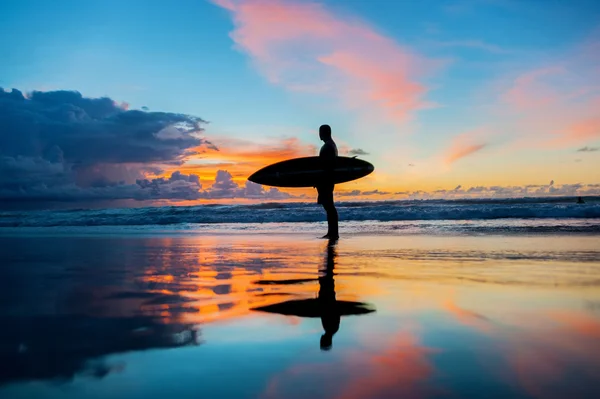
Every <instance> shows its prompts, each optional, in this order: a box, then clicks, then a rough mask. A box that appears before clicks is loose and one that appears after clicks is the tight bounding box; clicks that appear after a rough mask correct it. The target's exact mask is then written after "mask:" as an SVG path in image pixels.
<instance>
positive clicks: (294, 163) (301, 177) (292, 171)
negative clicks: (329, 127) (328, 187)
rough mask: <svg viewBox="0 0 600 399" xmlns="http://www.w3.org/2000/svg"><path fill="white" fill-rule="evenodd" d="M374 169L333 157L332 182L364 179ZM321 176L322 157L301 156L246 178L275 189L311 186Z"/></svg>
mask: <svg viewBox="0 0 600 399" xmlns="http://www.w3.org/2000/svg"><path fill="white" fill-rule="evenodd" d="M374 169H375V168H374V167H373V165H371V164H370V163H369V162H367V161H363V160H362V159H356V158H349V157H336V158H335V166H334V169H333V182H334V183H335V184H339V183H344V182H347V181H352V180H356V179H360V178H361V177H365V176H366V175H368V174H369V173H371V172H373V170H374ZM324 173H325V168H324V165H323V158H321V157H305V158H295V159H288V160H287V161H282V162H277V163H274V164H272V165H269V166H266V167H264V168H262V169H260V170H259V171H257V172H255V173H254V174H252V176H250V177H249V178H248V180H250V181H251V182H254V183H258V184H263V185H265V186H277V187H313V186H315V185H317V184H318V183H319V182H320V181H321V179H322V178H323V175H324Z"/></svg>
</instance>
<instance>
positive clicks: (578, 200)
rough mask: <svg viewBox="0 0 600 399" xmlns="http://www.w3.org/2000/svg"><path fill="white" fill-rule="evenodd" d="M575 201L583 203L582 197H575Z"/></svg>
mask: <svg viewBox="0 0 600 399" xmlns="http://www.w3.org/2000/svg"><path fill="white" fill-rule="evenodd" d="M577 203H578V204H585V201H584V200H583V198H581V197H577Z"/></svg>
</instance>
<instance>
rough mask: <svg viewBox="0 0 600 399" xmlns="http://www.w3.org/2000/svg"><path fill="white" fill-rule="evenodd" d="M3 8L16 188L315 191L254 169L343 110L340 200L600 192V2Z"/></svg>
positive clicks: (4, 185) (7, 171) (40, 4)
mask: <svg viewBox="0 0 600 399" xmlns="http://www.w3.org/2000/svg"><path fill="white" fill-rule="evenodd" d="M0 7H1V8H0V59H1V60H2V61H1V62H0V87H2V88H3V89H4V92H2V91H0V198H1V199H3V200H5V201H32V202H41V203H43V202H46V201H92V200H96V201H109V202H110V201H114V200H119V201H123V200H125V201H127V200H138V201H134V202H136V203H139V201H140V200H143V201H142V202H143V203H148V202H151V201H154V202H162V201H166V202H172V203H177V204H188V203H196V202H207V201H208V202H214V201H217V200H226V201H244V200H248V199H251V200H261V201H262V200H310V201H312V200H313V199H314V196H315V193H314V191H313V190H311V189H307V190H303V189H294V190H286V189H282V190H276V189H273V190H270V189H269V188H268V187H260V186H256V185H253V184H249V183H247V182H246V178H247V177H248V176H249V175H250V174H251V173H252V172H254V171H255V170H256V169H258V168H260V167H263V166H266V165H267V164H270V163H272V162H275V161H278V160H283V159H287V158H294V157H299V156H305V155H316V153H317V152H318V148H319V146H320V145H321V142H320V141H319V139H318V134H317V131H318V127H319V125H321V124H323V123H328V124H330V125H331V126H332V129H333V137H334V139H335V140H336V142H337V143H338V147H339V148H340V152H341V154H340V155H346V154H359V157H360V158H362V159H365V160H368V161H369V162H371V163H373V164H374V165H375V169H376V170H375V173H373V174H372V175H370V176H369V177H367V178H364V179H361V180H357V181H354V182H350V183H346V184H343V185H340V186H338V187H337V193H338V198H339V199H342V198H343V199H348V200H351V199H402V198H428V197H440V198H456V197H473V196H482V197H494V196H499V197H507V196H519V197H520V196H528V195H529V196H531V195H585V194H600V2H598V1H596V0H575V1H550V0H548V1H542V0H539V1H536V0H520V1H517V0H448V1H443V0H422V1H408V0H407V1H387V0H381V1H376V0H372V1H367V0H362V1H361V0H329V1H318V2H317V1H308V0H306V1H301V0H296V1H292V0H213V1H205V0H180V1H113V0H109V1H99V2H91V1H71V0H61V1H46V0H38V1H33V0H22V1H9V2H4V3H3V4H2V5H0ZM13 89H15V91H11V90H13ZM16 90H18V91H16ZM66 91H76V92H79V93H80V94H77V93H72V92H66ZM109 99H110V100H109ZM194 118H201V120H200V119H194ZM202 120H203V121H207V122H208V123H203V122H202ZM198 127H200V128H203V129H204V130H203V131H201V132H200V131H199V130H198ZM194 175H197V176H198V177H196V176H194Z"/></svg>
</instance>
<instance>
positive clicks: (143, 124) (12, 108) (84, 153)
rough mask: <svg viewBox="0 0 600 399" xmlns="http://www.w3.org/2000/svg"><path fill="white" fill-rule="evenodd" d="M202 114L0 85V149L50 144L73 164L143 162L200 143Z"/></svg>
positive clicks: (42, 152) (37, 150) (19, 150)
mask: <svg viewBox="0 0 600 399" xmlns="http://www.w3.org/2000/svg"><path fill="white" fill-rule="evenodd" d="M202 122H203V121H202V119H200V118H196V117H192V116H189V115H183V114H175V113H167V112H143V111H137V110H131V111H127V110H124V109H123V108H122V107H120V106H119V105H117V104H116V103H115V102H114V101H113V100H111V99H109V98H95V99H92V98H85V97H83V96H82V95H81V94H80V93H78V92H71V91H54V92H36V91H34V92H32V93H31V94H30V95H28V96H24V95H23V94H22V93H21V92H20V91H18V90H14V89H13V90H12V91H11V92H5V91H4V90H1V91H0V151H1V154H2V155H5V156H13V157H14V156H19V155H20V156H27V157H42V158H46V159H47V152H48V151H50V150H51V149H53V148H56V149H57V150H54V151H61V152H62V154H63V157H64V161H66V162H68V163H73V164H94V163H146V162H161V161H162V162H164V161H173V160H177V159H181V158H182V157H183V156H184V155H185V154H186V151H187V150H189V149H191V148H193V147H197V146H199V145H201V144H202V143H203V140H202V139H201V138H199V137H198V136H197V134H198V133H199V132H200V131H201V130H202V129H201V127H200V124H201V123H202Z"/></svg>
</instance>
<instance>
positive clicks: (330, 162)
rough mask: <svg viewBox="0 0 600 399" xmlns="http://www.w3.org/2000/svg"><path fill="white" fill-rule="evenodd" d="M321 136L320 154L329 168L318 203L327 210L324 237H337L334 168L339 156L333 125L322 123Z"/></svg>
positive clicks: (318, 188)
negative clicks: (333, 134)
mask: <svg viewBox="0 0 600 399" xmlns="http://www.w3.org/2000/svg"><path fill="white" fill-rule="evenodd" d="M319 138H320V139H321V140H323V141H324V142H325V144H323V147H321V151H320V152H319V156H320V157H321V158H323V160H324V161H325V167H326V169H327V170H328V173H327V174H326V176H325V178H324V179H323V180H322V181H321V182H319V184H318V185H317V186H316V188H317V193H318V197H317V203H318V204H321V205H323V208H324V209H325V212H327V234H326V235H324V236H323V238H329V239H337V238H338V236H339V233H338V213H337V209H335V205H334V203H333V189H334V186H335V184H334V183H333V181H332V180H333V176H332V173H333V168H334V166H335V158H336V157H337V156H338V150H337V146H336V145H335V142H334V141H333V139H332V138H331V127H330V126H329V125H321V127H319Z"/></svg>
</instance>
